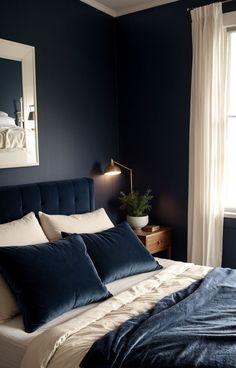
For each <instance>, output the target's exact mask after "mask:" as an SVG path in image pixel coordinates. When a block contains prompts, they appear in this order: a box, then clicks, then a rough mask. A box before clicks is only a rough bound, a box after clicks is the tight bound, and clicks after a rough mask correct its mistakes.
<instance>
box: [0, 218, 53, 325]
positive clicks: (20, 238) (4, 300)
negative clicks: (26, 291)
mask: <svg viewBox="0 0 236 368" xmlns="http://www.w3.org/2000/svg"><path fill="white" fill-rule="evenodd" d="M47 241H48V239H47V238H46V235H45V234H44V232H43V230H42V228H41V226H40V225H39V222H38V220H37V218H36V217H35V214H34V213H33V212H30V213H29V214H27V215H26V216H24V217H22V218H21V219H19V220H15V221H11V222H8V223H5V224H1V225H0V247H1V246H2V245H29V244H36V243H45V242H47ZM17 313H19V310H18V307H17V305H16V301H15V298H14V296H13V295H12V292H11V291H10V289H9V287H8V285H7V284H6V282H5V280H4V279H3V278H2V276H1V275H0V323H3V322H5V321H7V320H9V319H10V318H12V317H14V316H15V315H16V314H17Z"/></svg>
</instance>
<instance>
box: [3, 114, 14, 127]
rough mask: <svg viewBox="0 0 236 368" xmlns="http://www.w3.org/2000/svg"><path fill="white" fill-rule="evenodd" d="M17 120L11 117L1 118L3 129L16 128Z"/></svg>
mask: <svg viewBox="0 0 236 368" xmlns="http://www.w3.org/2000/svg"><path fill="white" fill-rule="evenodd" d="M15 125H16V124H15V120H14V119H13V118H11V117H10V116H0V127H1V128H4V127H6V128H9V127H13V126H15Z"/></svg>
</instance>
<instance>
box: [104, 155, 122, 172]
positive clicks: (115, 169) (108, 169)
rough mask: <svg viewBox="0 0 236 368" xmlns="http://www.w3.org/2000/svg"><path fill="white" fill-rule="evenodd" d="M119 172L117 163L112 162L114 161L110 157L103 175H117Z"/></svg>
mask: <svg viewBox="0 0 236 368" xmlns="http://www.w3.org/2000/svg"><path fill="white" fill-rule="evenodd" d="M119 174H121V169H120V168H119V166H118V165H116V164H115V163H114V161H113V160H112V159H111V161H110V163H109V164H108V165H107V167H106V169H105V171H104V175H111V176H112V175H119Z"/></svg>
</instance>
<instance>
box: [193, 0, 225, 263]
mask: <svg viewBox="0 0 236 368" xmlns="http://www.w3.org/2000/svg"><path fill="white" fill-rule="evenodd" d="M191 17H192V42H193V65H192V90H191V114H190V141H189V201H188V261H189V262H194V263H197V264H202V265H208V266H220V265H221V259H222V238H223V220H224V203H223V200H224V190H223V181H224V151H225V137H226V65H227V34H226V30H225V29H224V27H223V14H222V4H221V3H214V4H211V5H208V6H204V7H200V8H197V9H194V10H192V11H191Z"/></svg>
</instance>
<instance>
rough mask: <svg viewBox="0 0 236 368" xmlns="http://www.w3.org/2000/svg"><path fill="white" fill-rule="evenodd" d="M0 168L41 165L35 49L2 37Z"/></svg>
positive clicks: (0, 55)
mask: <svg viewBox="0 0 236 368" xmlns="http://www.w3.org/2000/svg"><path fill="white" fill-rule="evenodd" d="M0 86H1V87H0V168H5V167H17V166H32V165H38V164H39V160H38V135H37V114H36V85H35V58H34V48H33V47H31V46H27V45H23V44H19V43H16V42H11V41H7V40H3V39H0Z"/></svg>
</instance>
